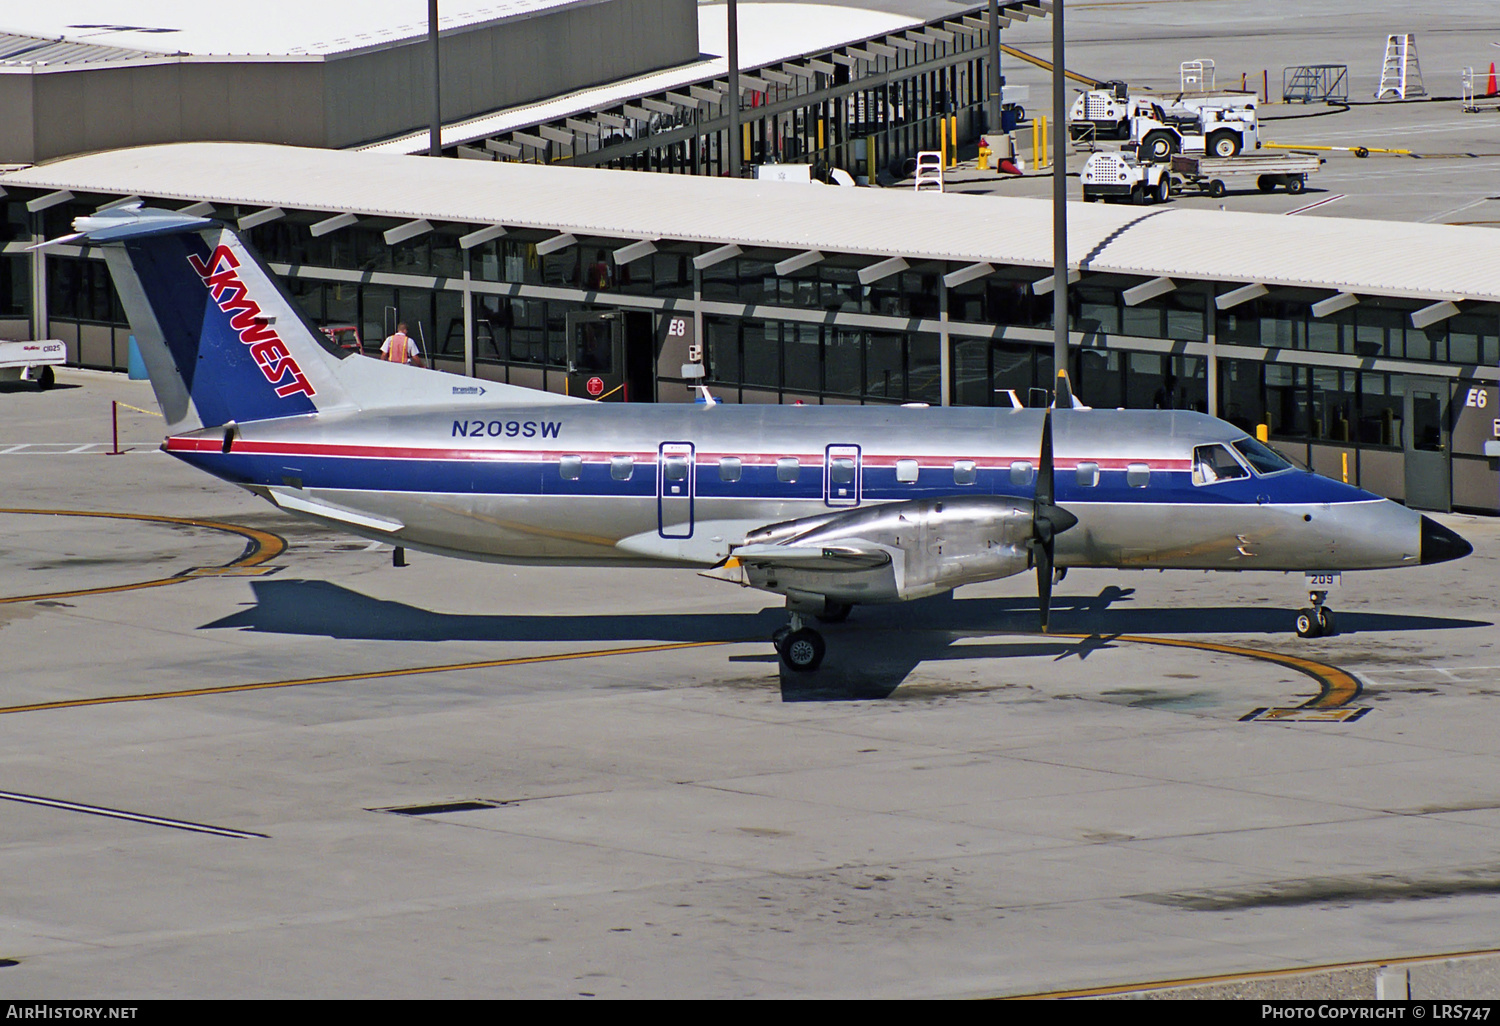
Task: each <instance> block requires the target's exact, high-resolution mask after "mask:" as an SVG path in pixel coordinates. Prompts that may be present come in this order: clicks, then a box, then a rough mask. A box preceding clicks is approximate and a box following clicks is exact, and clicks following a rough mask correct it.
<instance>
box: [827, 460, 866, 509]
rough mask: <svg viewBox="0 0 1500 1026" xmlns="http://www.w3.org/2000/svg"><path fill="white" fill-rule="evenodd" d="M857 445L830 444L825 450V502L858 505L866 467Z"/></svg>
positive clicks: (836, 505)
mask: <svg viewBox="0 0 1500 1026" xmlns="http://www.w3.org/2000/svg"><path fill="white" fill-rule="evenodd" d="M861 464H862V461H861V459H860V449H859V446H857V445H830V446H828V447H827V448H826V449H824V450H823V504H824V505H826V506H835V507H838V506H858V505H859V501H860V488H861V486H862V484H863V478H864V468H863V466H862V465H861Z"/></svg>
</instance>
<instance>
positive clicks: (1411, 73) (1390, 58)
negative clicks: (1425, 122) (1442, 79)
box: [1375, 32, 1427, 100]
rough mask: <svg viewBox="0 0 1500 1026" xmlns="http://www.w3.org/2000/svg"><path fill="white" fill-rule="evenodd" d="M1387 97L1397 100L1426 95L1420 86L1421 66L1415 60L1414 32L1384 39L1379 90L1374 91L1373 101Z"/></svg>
mask: <svg viewBox="0 0 1500 1026" xmlns="http://www.w3.org/2000/svg"><path fill="white" fill-rule="evenodd" d="M1388 95H1389V96H1394V97H1396V98H1397V99H1398V100H1406V99H1410V98H1411V97H1413V96H1426V95H1427V89H1426V87H1424V86H1423V85H1422V65H1421V63H1420V62H1419V61H1418V60H1417V35H1416V33H1415V32H1403V33H1401V34H1399V35H1389V36H1386V37H1385V63H1384V64H1382V65H1381V67H1380V88H1379V89H1376V90H1375V99H1377V100H1383V99H1385V98H1386V96H1388Z"/></svg>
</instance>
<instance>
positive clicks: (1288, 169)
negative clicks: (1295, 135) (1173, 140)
mask: <svg viewBox="0 0 1500 1026" xmlns="http://www.w3.org/2000/svg"><path fill="white" fill-rule="evenodd" d="M1322 163H1323V159H1322V158H1321V157H1316V156H1313V155H1311V154H1301V153H1284V154H1266V155H1265V156H1262V155H1260V154H1254V155H1249V156H1242V157H1226V158H1220V157H1195V156H1192V155H1187V154H1184V155H1179V156H1175V157H1173V158H1172V175H1173V177H1174V178H1175V179H1176V180H1177V186H1178V188H1179V189H1184V188H1188V189H1197V190H1198V191H1200V192H1206V193H1208V194H1209V195H1210V196H1222V195H1224V193H1226V192H1228V191H1229V187H1228V186H1227V185H1226V184H1225V183H1224V179H1226V178H1233V177H1235V176H1242V177H1243V176H1248V175H1254V176H1255V186H1256V188H1258V189H1259V190H1260V191H1261V192H1275V191H1276V190H1277V189H1285V190H1286V191H1287V192H1289V193H1292V194H1293V195H1296V194H1297V193H1299V192H1301V191H1302V190H1303V189H1305V188H1307V176H1308V175H1310V174H1313V173H1314V172H1316V171H1317V170H1318V167H1319V166H1320V165H1321V164H1322Z"/></svg>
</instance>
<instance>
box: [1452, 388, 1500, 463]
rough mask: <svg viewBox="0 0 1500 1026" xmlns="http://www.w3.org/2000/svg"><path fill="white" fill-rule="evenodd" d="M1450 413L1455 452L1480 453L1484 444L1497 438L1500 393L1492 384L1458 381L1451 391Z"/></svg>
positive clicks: (1498, 432)
mask: <svg viewBox="0 0 1500 1026" xmlns="http://www.w3.org/2000/svg"><path fill="white" fill-rule="evenodd" d="M1453 414H1454V416H1453V422H1452V423H1453V452H1454V453H1455V454H1458V455H1467V456H1483V455H1485V443H1486V442H1493V441H1494V440H1496V439H1500V419H1496V415H1497V414H1500V394H1497V391H1496V387H1495V386H1494V385H1492V384H1480V383H1479V382H1477V381H1460V382H1459V383H1458V388H1457V390H1456V391H1455V392H1454V394H1453ZM1491 448H1493V446H1491Z"/></svg>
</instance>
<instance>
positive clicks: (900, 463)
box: [896, 460, 918, 484]
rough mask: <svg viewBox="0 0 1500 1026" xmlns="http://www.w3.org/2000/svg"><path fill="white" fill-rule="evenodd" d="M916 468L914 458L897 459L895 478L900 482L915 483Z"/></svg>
mask: <svg viewBox="0 0 1500 1026" xmlns="http://www.w3.org/2000/svg"><path fill="white" fill-rule="evenodd" d="M917 470H918V467H917V461H916V460H897V461H896V480H897V481H898V482H900V483H901V484H916V483H917Z"/></svg>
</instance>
